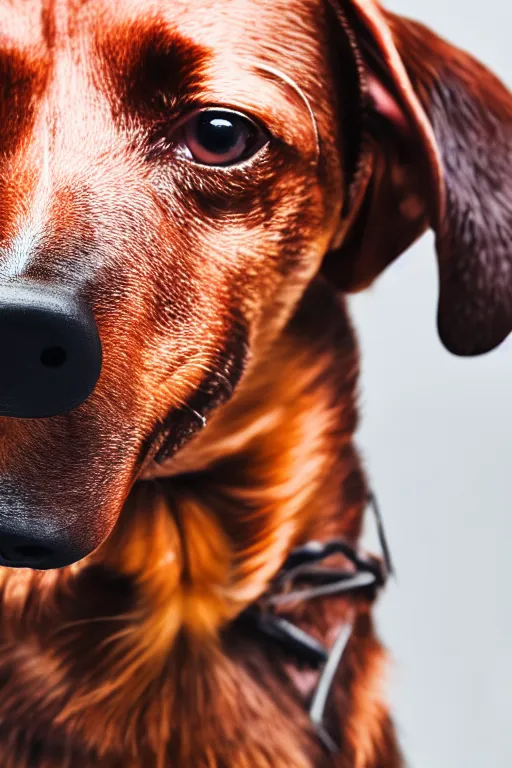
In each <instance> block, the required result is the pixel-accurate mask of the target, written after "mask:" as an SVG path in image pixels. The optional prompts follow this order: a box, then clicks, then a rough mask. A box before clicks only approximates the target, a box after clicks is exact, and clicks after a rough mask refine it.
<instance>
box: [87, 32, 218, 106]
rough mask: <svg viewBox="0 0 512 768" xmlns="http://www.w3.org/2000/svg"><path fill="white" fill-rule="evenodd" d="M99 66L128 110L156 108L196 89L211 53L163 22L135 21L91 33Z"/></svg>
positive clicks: (115, 94) (200, 83) (197, 89)
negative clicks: (113, 28)
mask: <svg viewBox="0 0 512 768" xmlns="http://www.w3.org/2000/svg"><path fill="white" fill-rule="evenodd" d="M96 48H97V50H98V53H99V54H100V57H101V60H102V62H103V65H102V68H103V71H104V73H105V74H106V75H107V78H108V80H109V81H110V83H111V84H112V86H113V88H114V89H115V93H114V94H113V96H114V98H115V96H117V97H118V98H120V99H121V101H122V102H123V103H124V105H125V107H126V108H128V109H130V110H132V111H133V110H136V111H143V112H146V111H147V110H152V109H158V106H159V105H160V107H161V106H162V103H168V100H169V99H172V97H173V96H174V95H175V94H179V95H180V96H181V97H184V96H186V97H192V96H193V95H194V94H195V93H196V92H198V91H199V90H200V88H201V85H202V82H203V79H204V78H203V73H204V69H205V65H206V63H207V61H208V60H209V59H210V57H211V52H210V51H208V50H207V49H205V48H203V47H201V46H199V45H197V44H196V43H194V42H192V41H190V40H187V39H186V38H185V37H183V36H182V35H181V34H180V33H178V32H177V31H176V30H173V29H172V28H169V27H168V25H166V24H164V23H158V22H155V21H154V20H151V21H149V22H144V21H138V22H132V23H130V24H125V25H122V26H119V27H117V28H116V29H115V30H110V31H109V32H108V33H106V34H102V33H100V34H99V35H98V36H97V38H96Z"/></svg>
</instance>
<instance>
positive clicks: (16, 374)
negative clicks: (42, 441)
mask: <svg viewBox="0 0 512 768" xmlns="http://www.w3.org/2000/svg"><path fill="white" fill-rule="evenodd" d="M100 370H101V344H100V339H99V335H98V329H97V326H96V322H95V319H94V315H93V313H92V311H91V310H90V309H89V307H88V306H87V304H86V303H85V302H84V301H83V300H80V299H78V298H76V297H75V296H73V295H72V294H71V293H68V292H66V291H63V290H62V289H54V288H50V287H49V286H47V285H38V284H34V283H22V282H21V281H20V282H17V283H16V282H12V283H8V284H5V285H3V286H0V416H13V417H17V418H41V417H45V416H56V415H58V414H62V413H66V412H68V411H70V410H72V409H73V408H75V407H76V406H77V405H79V404H80V403H82V402H83V401H84V400H86V398H87V397H88V396H89V395H90V394H91V392H92V390H93V389H94V386H95V384H96V382H97V380H98V377H99V374H100Z"/></svg>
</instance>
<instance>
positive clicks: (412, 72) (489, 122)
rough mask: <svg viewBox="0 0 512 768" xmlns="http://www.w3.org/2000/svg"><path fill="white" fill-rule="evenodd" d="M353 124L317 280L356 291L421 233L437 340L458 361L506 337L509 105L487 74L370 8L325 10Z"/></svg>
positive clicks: (358, 1)
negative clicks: (335, 222) (354, 88)
mask: <svg viewBox="0 0 512 768" xmlns="http://www.w3.org/2000/svg"><path fill="white" fill-rule="evenodd" d="M331 5H332V6H333V7H334V8H335V10H336V13H337V15H338V18H339V20H340V22H341V24H342V27H343V29H344V34H345V39H347V38H348V40H349V42H350V47H351V50H352V54H353V56H354V58H355V59H356V60H357V66H356V67H355V70H354V71H355V72H356V73H357V79H358V93H359V96H360V98H361V103H360V109H361V114H362V115H363V117H362V118H360V119H362V124H361V136H360V139H359V144H358V148H357V154H358V158H359V159H358V163H357V167H356V168H355V169H354V172H353V175H352V183H351V186H350V188H349V194H348V210H347V211H346V212H345V214H346V215H345V217H344V221H343V225H342V228H341V229H340V232H339V233H338V236H337V238H336V239H335V241H334V242H333V246H332V250H330V252H329V253H328V254H327V256H326V260H325V264H324V270H325V272H326V273H327V275H328V277H329V278H330V279H331V280H332V281H334V282H335V284H336V285H337V286H338V287H339V288H340V289H342V290H345V291H356V290H360V289H361V288H364V287H366V286H367V285H368V284H369V283H370V282H371V281H372V280H373V279H374V278H375V277H376V276H377V275H378V274H379V273H380V272H381V271H382V270H383V269H384V268H385V267H386V266H387V265H388V264H390V263H391V262H392V261H393V260H394V259H395V258H396V257H397V256H398V255H399V254H400V253H401V252H402V251H404V250H405V249H406V248H407V247H408V246H409V245H410V244H411V243H412V242H413V241H414V240H415V239H417V237H419V236H420V235H421V234H422V233H423V232H424V231H425V229H426V228H427V227H429V226H430V227H431V228H432V229H433V230H434V232H435V235H436V248H437V255H438V264H439V286H440V288H439V290H440V295H439V306H438V329H439V334H440V337H441V339H442V341H443V343H444V345H445V346H446V347H447V348H448V349H449V350H450V351H452V352H454V353H456V354H460V355H476V354H481V353H483V352H486V351H488V350H490V349H493V348H494V347H496V346H497V345H498V344H499V343H501V342H502V341H503V339H504V338H505V337H506V336H507V335H508V334H509V333H510V331H511V330H512V96H511V94H510V92H509V91H508V90H507V89H506V88H505V87H504V85H503V84H502V83H501V82H500V81H499V80H497V79H496V77H494V75H492V74H491V73H490V72H489V71H488V70H487V69H486V68H485V67H483V66H482V65H481V64H479V63H478V62H477V61H475V60H474V59H473V58H471V57H470V56H469V55H467V54H466V53H464V52H462V51H460V50H459V49H457V48H455V47H453V46H452V45H450V44H449V43H447V42H445V41H444V40H441V39H440V38H439V37H437V36H436V35H434V34H433V33H432V32H431V31H430V30H428V29H427V28H425V27H424V26H422V25H420V24H417V23H415V22H412V21H409V20H407V19H404V18H402V17H400V16H396V15H394V14H391V13H387V12H385V11H383V10H382V9H381V8H380V7H379V6H378V5H377V4H376V3H375V2H374V0H331Z"/></svg>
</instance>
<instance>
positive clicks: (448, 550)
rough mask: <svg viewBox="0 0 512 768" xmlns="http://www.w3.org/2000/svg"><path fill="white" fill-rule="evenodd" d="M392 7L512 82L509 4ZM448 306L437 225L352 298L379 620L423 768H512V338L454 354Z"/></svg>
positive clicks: (404, 723) (407, 733)
mask: <svg viewBox="0 0 512 768" xmlns="http://www.w3.org/2000/svg"><path fill="white" fill-rule="evenodd" d="M385 4H386V6H387V7H388V8H390V9H391V10H394V11H397V12H399V13H402V14H404V15H407V16H409V17H412V18H416V19H418V20H420V21H423V22H424V23H426V24H428V25H429V26H431V27H433V28H434V29H435V30H436V31H438V32H439V33H440V34H442V35H443V36H445V37H447V38H449V39H450V40H451V41H452V42H455V43H457V44H458V45H460V46H461V47H463V48H465V49H467V50H469V51H471V52H472V53H473V54H474V55H476V56H478V57H479V58H480V59H481V60H483V61H484V62H485V63H486V64H487V65H488V66H490V67H491V68H492V69H494V70H495V71H496V73H497V74H498V75H499V76H500V77H501V79H502V80H504V81H505V83H506V84H507V85H508V86H509V87H510V86H511V85H512V5H511V3H510V0H387V2H386V3H385ZM511 247H512V242H511ZM436 303H437V271H436V263H435V255H434V245H433V238H432V236H431V235H430V234H429V235H427V236H426V237H424V238H423V239H422V240H421V241H420V242H419V243H418V244H417V245H415V246H414V247H413V248H412V249H411V250H409V252H408V253H407V254H404V255H403V256H402V257H401V258H400V259H399V261H398V262H396V264H395V265H393V266H392V267H391V268H389V269H388V270H387V271H386V272H385V273H384V275H383V276H382V277H381V278H380V279H379V280H378V281H377V283H376V284H375V286H374V287H372V288H371V289H370V290H368V291H367V292H366V293H364V294H362V295H359V296H357V297H355V298H354V299H353V300H351V306H352V311H353V318H354V321H355V324H356V328H357V329H358V333H359V338H360V342H361V349H362V361H363V362H362V366H363V375H362V381H361V414H362V427H361V428H360V431H359V445H360V448H361V450H362V453H363V457H364V460H365V465H366V468H367V471H368V474H369V477H370V478H371V482H372V485H373V487H374V489H375V491H376V493H377V496H378V498H379V500H380V504H381V507H382V509H383V513H384V516H385V520H386V523H387V529H388V538H389V539H390V544H391V547H392V551H393V554H394V559H395V563H396V568H397V572H398V581H397V583H396V584H395V585H393V586H392V587H391V588H390V589H389V590H388V592H387V593H386V594H385V596H383V598H382V601H381V604H380V608H379V611H378V620H379V626H380V632H381V636H382V637H383V639H384V641H385V643H386V644H387V646H388V647H389V649H390V650H391V653H392V657H393V666H392V668H391V674H390V681H389V688H390V691H391V698H392V702H393V707H394V711H395V714H396V720H397V723H398V727H399V730H400V734H401V739H402V743H403V745H404V748H405V752H406V756H407V758H408V763H409V764H410V766H411V767H412V768H510V767H511V766H512V599H511V595H512V509H511V507H512V504H511V500H512V450H511V449H512V341H508V342H506V343H505V344H504V345H503V346H502V347H500V348H499V349H498V350H496V351H494V352H493V353H491V354H489V355H486V356H483V357H480V358H473V359H460V358H456V357H454V356H451V355H450V354H449V353H448V352H447V351H445V350H444V348H443V347H442V346H441V343H440V341H439V340H438V337H437V331H436V324H435V315H436Z"/></svg>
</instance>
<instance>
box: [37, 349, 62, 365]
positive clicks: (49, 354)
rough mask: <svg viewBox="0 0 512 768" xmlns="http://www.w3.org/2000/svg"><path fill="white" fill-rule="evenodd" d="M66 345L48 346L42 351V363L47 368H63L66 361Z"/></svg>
mask: <svg viewBox="0 0 512 768" xmlns="http://www.w3.org/2000/svg"><path fill="white" fill-rule="evenodd" d="M66 357H67V355H66V350H65V349H64V347H47V348H46V349H43V351H42V352H41V357H40V360H41V363H42V364H43V365H44V366H45V368H61V367H62V366H63V365H64V363H65V362H66Z"/></svg>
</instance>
